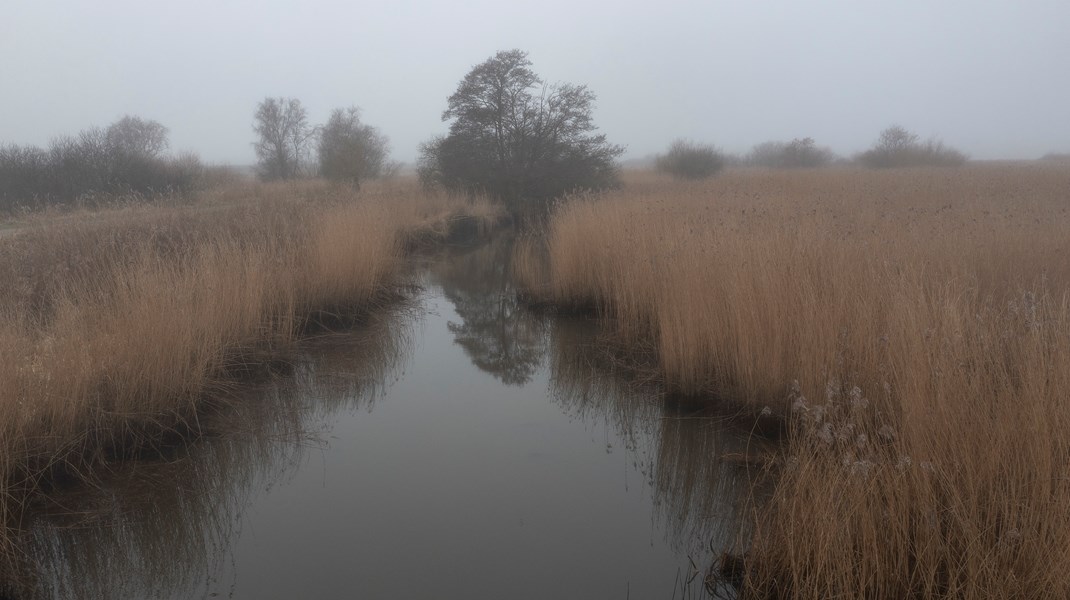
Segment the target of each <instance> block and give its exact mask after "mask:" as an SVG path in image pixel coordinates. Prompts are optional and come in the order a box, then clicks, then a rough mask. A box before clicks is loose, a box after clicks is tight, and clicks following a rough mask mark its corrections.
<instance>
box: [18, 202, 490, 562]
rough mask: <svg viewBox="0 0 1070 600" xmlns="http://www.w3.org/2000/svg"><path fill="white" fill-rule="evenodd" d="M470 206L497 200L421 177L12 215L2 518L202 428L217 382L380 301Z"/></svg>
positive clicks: (474, 209) (478, 209)
mask: <svg viewBox="0 0 1070 600" xmlns="http://www.w3.org/2000/svg"><path fill="white" fill-rule="evenodd" d="M462 217H463V218H468V219H477V220H479V219H484V220H489V219H493V218H494V212H493V210H492V209H491V208H489V207H488V206H486V205H483V204H473V203H471V202H467V201H464V200H460V199H455V198H450V197H446V196H428V195H423V194H421V193H420V192H419V191H418V186H416V185H415V183H409V184H407V185H399V184H391V185H389V186H380V187H379V188H372V189H369V190H367V191H366V192H361V193H360V194H359V195H357V194H355V193H354V192H353V191H351V190H350V189H349V188H345V187H333V186H328V185H325V184H322V183H316V182H312V183H307V182H306V183H301V184H279V185H250V186H242V187H239V188H230V189H225V190H213V191H210V192H206V194H205V195H204V196H202V197H201V198H199V199H198V200H197V201H195V202H193V203H192V204H184V205H182V206H165V205H157V206H134V205H130V206H125V207H119V208H115V209H110V210H104V211H95V212H88V213H65V214H60V215H56V214H50V215H43V216H38V217H36V218H33V219H31V220H30V221H29V222H27V223H23V224H21V225H20V228H19V229H18V230H17V231H16V232H15V233H13V234H9V235H7V236H5V237H4V238H3V239H0V281H2V282H3V285H2V287H0V513H2V515H0V516H2V521H0V524H2V525H3V526H4V527H9V526H16V525H17V522H18V519H19V515H20V514H21V510H22V508H23V506H24V505H25V503H26V502H27V500H28V499H29V498H31V497H32V496H33V495H34V494H35V493H38V492H40V491H42V490H47V489H48V488H49V487H50V486H51V485H53V484H54V483H56V482H57V481H60V480H62V479H65V478H74V479H82V480H90V481H91V480H92V479H93V470H94V469H95V468H97V467H99V466H100V465H102V464H105V463H107V462H108V461H110V460H113V459H115V458H116V457H120V458H121V457H124V456H132V455H137V454H139V453H142V452H145V451H146V450H151V449H153V448H154V447H158V446H161V445H166V444H169V443H172V442H173V441H174V440H175V439H177V438H181V436H183V435H186V434H188V433H191V432H193V433H195V432H196V431H197V428H198V424H197V419H198V414H199V411H200V409H201V407H202V406H204V405H205V404H206V403H210V402H212V401H213V400H212V399H213V397H215V396H217V394H215V392H217V391H219V390H221V389H223V388H225V387H227V386H231V385H235V383H236V382H237V381H238V380H240V379H241V378H243V377H246V376H247V375H248V374H250V373H252V372H259V371H263V370H264V368H265V366H270V365H272V364H279V363H284V362H285V361H286V359H287V352H288V351H289V350H290V348H291V346H292V342H293V341H294V340H295V338H296V337H297V336H299V335H301V333H302V332H304V331H306V330H307V329H308V328H309V327H310V326H319V325H324V324H330V325H333V324H336V323H338V322H339V321H346V320H351V319H353V318H356V317H359V316H360V315H361V314H364V313H366V312H367V311H369V310H371V309H373V308H374V307H376V306H377V305H378V304H380V303H382V302H385V301H387V300H389V299H390V298H391V297H392V296H394V295H396V294H397V293H398V286H399V285H400V284H402V283H403V277H402V275H403V268H402V267H403V264H402V262H403V261H402V259H403V256H404V248H405V247H406V246H407V245H408V244H409V243H410V240H411V238H413V237H419V238H421V239H422V238H425V237H427V232H428V231H431V232H435V231H446V230H448V229H449V223H450V222H451V221H452V220H455V219H457V218H462ZM2 540H3V536H0V541H2Z"/></svg>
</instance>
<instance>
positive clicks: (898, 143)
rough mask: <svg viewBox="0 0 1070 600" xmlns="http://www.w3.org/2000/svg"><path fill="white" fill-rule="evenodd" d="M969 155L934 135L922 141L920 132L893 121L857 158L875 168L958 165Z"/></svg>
mask: <svg viewBox="0 0 1070 600" xmlns="http://www.w3.org/2000/svg"><path fill="white" fill-rule="evenodd" d="M966 158H967V157H966V155H965V154H963V153H962V152H960V151H958V150H956V149H954V148H951V147H948V146H945V145H944V143H943V142H941V141H939V140H935V139H931V140H929V141H927V142H924V143H923V142H920V141H919V139H918V135H917V134H916V133H912V132H910V131H907V130H906V129H904V128H903V127H900V126H898V125H893V126H891V127H889V128H887V129H885V130H884V131H882V132H881V134H880V137H879V138H878V139H877V143H876V144H875V145H874V146H873V148H870V149H869V150H866V151H865V152H863V153H861V154H859V155H858V156H857V157H856V158H855V160H856V161H857V162H858V163H859V164H862V165H865V166H867V167H873V168H889V167H957V166H961V165H962V164H963V163H965V162H966Z"/></svg>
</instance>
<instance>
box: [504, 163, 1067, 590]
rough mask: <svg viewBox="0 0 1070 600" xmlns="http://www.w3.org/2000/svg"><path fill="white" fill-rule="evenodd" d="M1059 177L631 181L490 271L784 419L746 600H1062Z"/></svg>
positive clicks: (1040, 171)
mask: <svg viewBox="0 0 1070 600" xmlns="http://www.w3.org/2000/svg"><path fill="white" fill-rule="evenodd" d="M1068 209H1070V170H1067V169H1065V168H1064V167H1058V166H1038V165H999V166H977V167H969V168H964V169H957V170H906V171H888V172H870V171H859V170H847V169H845V170H826V171H807V172H770V171H735V172H728V173H726V174H725V175H723V176H722V177H719V178H718V179H716V180H713V181H710V182H705V183H673V182H669V181H667V180H661V179H659V178H657V177H652V176H649V175H646V176H642V177H636V176H633V181H632V182H631V185H629V186H627V187H626V188H625V189H624V190H623V191H619V192H614V193H611V194H608V195H605V196H598V197H591V198H576V199H573V200H572V201H571V202H567V203H563V204H562V205H561V206H559V207H558V209H557V210H556V211H555V213H554V214H553V216H552V218H551V220H550V222H549V224H548V226H547V230H546V232H545V235H544V236H542V237H540V238H530V239H528V240H527V241H526V243H524V244H522V245H521V247H520V249H519V250H518V252H517V253H516V255H515V262H514V265H515V267H516V270H517V272H518V274H519V275H520V276H521V278H522V279H523V280H524V282H525V285H526V287H527V293H528V294H529V295H531V296H532V297H533V298H535V299H538V300H542V301H547V302H552V303H555V304H559V305H578V306H593V307H596V308H598V309H600V310H601V311H602V312H603V313H605V314H607V315H608V316H610V317H611V319H610V322H611V327H612V328H613V330H614V332H615V334H616V336H617V338H618V339H619V340H623V341H625V342H626V343H629V344H631V345H632V346H633V347H634V348H635V349H637V351H641V352H649V353H650V354H651V355H653V356H656V357H657V360H658V364H659V367H660V369H661V371H662V373H663V376H664V378H665V379H666V381H667V383H668V384H669V385H671V386H673V387H675V388H676V389H677V390H679V391H681V392H684V393H690V394H700V395H701V394H706V395H712V396H715V397H717V398H719V399H720V400H722V401H726V402H731V403H735V404H737V405H739V406H748V407H750V410H752V411H753V412H759V411H762V412H766V413H768V412H772V413H773V414H774V415H781V416H783V417H784V418H785V420H786V421H787V423H788V427H789V430H790V432H791V435H790V436H789V437H788V439H787V440H786V442H785V444H784V446H783V449H782V451H781V453H782V455H781V456H780V457H778V458H777V460H776V464H777V465H779V466H778V467H776V468H775V481H776V486H775V491H774V493H773V495H772V497H771V498H769V499H767V500H765V501H763V502H762V503H761V504H760V505H759V504H757V503H755V504H754V505H753V506H751V508H750V509H749V510H748V511H747V514H746V515H745V519H744V520H745V522H746V528H747V529H748V530H749V531H750V534H749V535H748V536H747V539H741V540H740V542H739V550H740V551H745V556H746V560H745V561H731V563H730V564H731V566H732V567H733V568H732V569H730V571H731V572H729V573H727V574H728V575H730V576H732V577H734V578H737V579H738V580H740V583H741V585H742V586H743V588H744V595H745V596H747V597H758V598H819V597H820V598H829V597H851V598H907V597H916V598H932V597H944V598H1041V597H1070V576H1068V575H1067V573H1070V403H1068V402H1067V396H1068V394H1070V212H1068Z"/></svg>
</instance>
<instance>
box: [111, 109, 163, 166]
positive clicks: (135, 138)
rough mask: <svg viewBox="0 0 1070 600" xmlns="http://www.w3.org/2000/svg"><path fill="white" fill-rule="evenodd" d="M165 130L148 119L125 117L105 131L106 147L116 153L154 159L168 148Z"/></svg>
mask: <svg viewBox="0 0 1070 600" xmlns="http://www.w3.org/2000/svg"><path fill="white" fill-rule="evenodd" d="M167 133H168V131H167V128H166V127H164V126H163V125H161V124H159V123H157V122H156V121H152V120H149V119H142V118H141V117H136V116H130V115H126V116H124V117H123V118H121V119H119V120H118V121H116V122H114V123H112V124H111V125H109V126H108V129H107V130H106V131H105V136H106V138H107V144H108V146H109V147H110V148H111V149H112V150H114V151H115V152H117V153H123V154H127V155H130V156H139V157H145V158H156V157H158V156H159V155H160V154H162V153H163V152H164V151H165V150H167V147H168V145H169V144H168V141H167Z"/></svg>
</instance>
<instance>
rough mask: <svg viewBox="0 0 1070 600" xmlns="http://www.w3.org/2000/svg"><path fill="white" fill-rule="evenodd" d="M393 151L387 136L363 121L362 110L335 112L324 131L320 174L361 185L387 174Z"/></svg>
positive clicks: (322, 134)
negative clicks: (389, 155)
mask: <svg viewBox="0 0 1070 600" xmlns="http://www.w3.org/2000/svg"><path fill="white" fill-rule="evenodd" d="M389 150H390V142H389V140H387V138H386V136H385V135H383V134H381V133H379V130H378V129H376V128H375V127H372V126H371V125H365V124H364V123H362V122H361V121H360V110H359V109H357V108H356V107H350V108H347V109H341V108H339V109H335V110H334V112H332V113H331V118H330V119H328V120H327V124H326V125H324V126H323V129H322V131H321V132H320V138H319V166H320V175H322V176H323V177H326V178H327V179H331V180H334V181H347V182H349V183H352V184H354V185H358V186H359V185H360V182H361V181H362V180H364V179H368V178H375V177H379V176H381V175H384V174H385V173H384V169H385V168H387V167H388V165H387V164H386V158H387V154H388V152H389Z"/></svg>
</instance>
